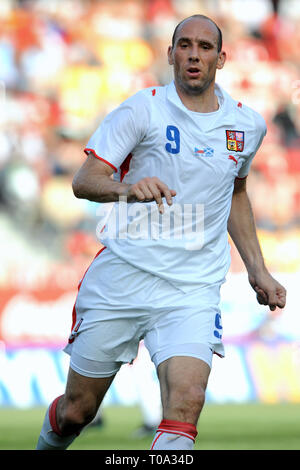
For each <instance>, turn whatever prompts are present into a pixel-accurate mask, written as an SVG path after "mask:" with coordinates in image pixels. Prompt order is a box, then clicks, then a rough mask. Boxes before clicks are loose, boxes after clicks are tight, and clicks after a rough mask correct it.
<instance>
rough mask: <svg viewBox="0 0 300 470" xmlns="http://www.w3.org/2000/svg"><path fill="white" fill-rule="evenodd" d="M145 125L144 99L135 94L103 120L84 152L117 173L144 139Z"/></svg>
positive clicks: (139, 94)
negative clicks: (90, 154)
mask: <svg viewBox="0 0 300 470" xmlns="http://www.w3.org/2000/svg"><path fill="white" fill-rule="evenodd" d="M148 122H149V110H148V107H147V102H146V99H145V97H143V95H142V94H141V93H136V94H135V95H133V96H132V97H130V98H128V99H127V100H126V101H124V103H122V104H121V105H120V106H119V107H118V108H116V109H115V110H114V111H112V112H111V113H109V114H108V115H107V116H106V117H105V118H104V120H103V121H102V123H101V124H100V126H99V127H98V128H97V130H96V131H95V132H94V134H93V135H92V136H91V138H90V140H89V141H88V143H87V145H86V147H85V149H84V151H85V153H86V154H89V153H90V152H91V153H92V154H93V155H94V156H95V157H97V158H99V159H100V160H102V161H104V162H105V163H107V164H108V165H109V166H111V167H112V168H113V169H114V171H117V170H118V168H119V167H120V166H121V164H122V163H123V161H124V160H125V159H126V157H127V155H128V154H130V153H131V152H132V151H133V149H134V148H135V147H136V145H138V144H139V142H141V140H142V139H143V137H144V136H145V134H146V130H147V128H148Z"/></svg>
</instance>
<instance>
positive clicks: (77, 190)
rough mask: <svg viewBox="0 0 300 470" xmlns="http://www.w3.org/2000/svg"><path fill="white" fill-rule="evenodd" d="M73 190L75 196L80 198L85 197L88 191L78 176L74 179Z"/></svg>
mask: <svg viewBox="0 0 300 470" xmlns="http://www.w3.org/2000/svg"><path fill="white" fill-rule="evenodd" d="M72 190H73V194H74V196H75V197H77V198H78V199H84V198H85V197H86V195H85V193H86V191H85V189H84V185H83V184H82V182H81V181H80V180H79V178H78V177H76V176H75V177H74V179H73V181H72Z"/></svg>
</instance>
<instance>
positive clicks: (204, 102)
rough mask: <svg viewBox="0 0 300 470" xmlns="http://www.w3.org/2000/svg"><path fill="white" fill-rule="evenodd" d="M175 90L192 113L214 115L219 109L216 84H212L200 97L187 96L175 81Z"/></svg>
mask: <svg viewBox="0 0 300 470" xmlns="http://www.w3.org/2000/svg"><path fill="white" fill-rule="evenodd" d="M174 83H175V88H176V91H177V94H178V96H179V98H180V99H181V101H182V103H183V105H184V106H185V107H186V108H187V109H189V110H190V111H194V112H197V113H213V112H214V111H217V110H218V109H219V101H218V97H217V95H216V93H215V84H214V83H211V84H210V86H209V87H208V88H207V89H206V90H205V91H203V92H202V93H201V94H199V95H192V94H187V93H186V92H185V91H184V90H182V88H180V86H179V85H178V84H177V83H176V81H174Z"/></svg>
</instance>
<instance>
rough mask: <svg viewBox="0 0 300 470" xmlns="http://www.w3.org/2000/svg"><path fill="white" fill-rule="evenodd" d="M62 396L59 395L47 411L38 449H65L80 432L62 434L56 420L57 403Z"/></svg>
mask: <svg viewBox="0 0 300 470" xmlns="http://www.w3.org/2000/svg"><path fill="white" fill-rule="evenodd" d="M60 398H61V396H60V397H57V398H56V399H55V400H54V401H53V402H52V403H51V405H50V406H49V408H48V410H47V412H46V416H45V419H44V423H43V426H42V430H41V434H40V436H39V439H38V443H37V446H36V450H65V449H67V447H69V445H70V444H71V443H72V442H73V441H74V439H75V438H76V437H77V436H78V433H77V434H72V435H70V436H61V434H60V431H59V429H58V426H57V422H56V405H57V402H58V400H59V399H60Z"/></svg>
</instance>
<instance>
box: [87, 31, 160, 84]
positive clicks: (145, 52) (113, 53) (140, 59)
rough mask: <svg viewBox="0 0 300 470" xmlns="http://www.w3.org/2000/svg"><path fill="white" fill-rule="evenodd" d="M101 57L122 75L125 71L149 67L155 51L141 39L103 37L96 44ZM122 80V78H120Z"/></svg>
mask: <svg viewBox="0 0 300 470" xmlns="http://www.w3.org/2000/svg"><path fill="white" fill-rule="evenodd" d="M95 50H96V51H97V53H98V56H99V59H100V60H101V61H103V64H104V65H106V66H107V67H111V68H112V69H113V70H114V71H115V73H117V72H118V73H119V75H120V77H121V76H122V73H123V71H125V72H126V71H128V70H129V71H131V72H139V71H142V70H145V69H147V68H149V67H150V66H151V64H152V61H153V52H152V50H151V48H150V46H149V44H147V43H146V42H145V41H143V40H141V39H130V40H123V41H119V40H114V39H106V38H102V39H101V40H99V41H98V43H97V44H96V46H95ZM120 81H121V80H120Z"/></svg>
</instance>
